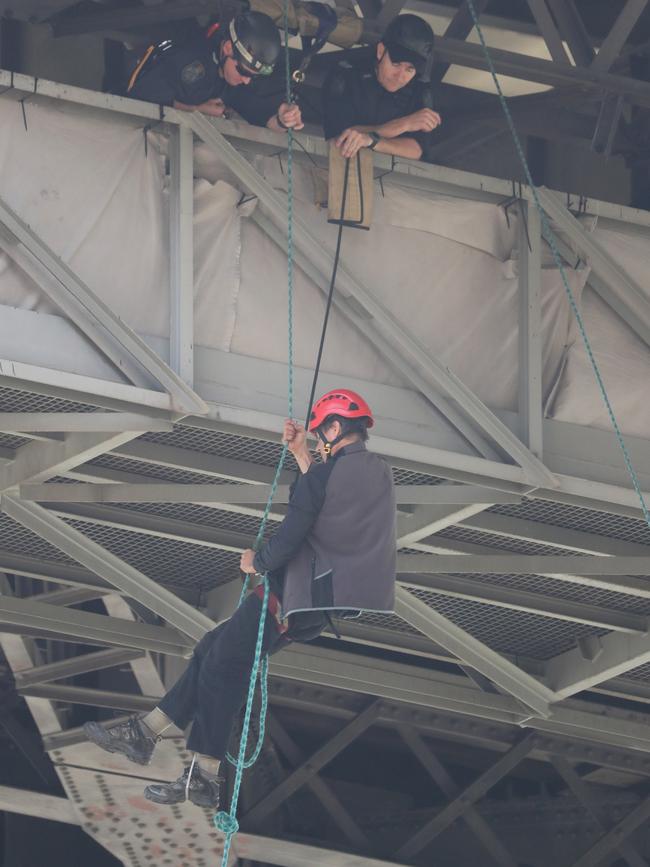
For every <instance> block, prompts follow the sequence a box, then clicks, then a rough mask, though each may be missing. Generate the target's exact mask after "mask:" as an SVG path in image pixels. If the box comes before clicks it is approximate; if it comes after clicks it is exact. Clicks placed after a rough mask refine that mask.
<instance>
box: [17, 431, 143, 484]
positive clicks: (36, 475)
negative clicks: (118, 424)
mask: <svg viewBox="0 0 650 867" xmlns="http://www.w3.org/2000/svg"><path fill="white" fill-rule="evenodd" d="M134 436H137V433H131V432H122V433H115V434H113V435H112V436H109V435H108V434H101V433H69V434H66V436H65V437H64V438H63V439H62V440H52V441H49V442H39V441H37V440H35V441H34V442H31V443H27V444H26V445H24V446H21V447H20V448H19V449H18V450H17V451H16V455H15V457H14V460H13V461H12V462H11V463H10V464H7V465H6V466H4V467H0V491H6V490H8V489H9V488H13V487H15V486H16V485H19V484H21V482H27V481H34V482H40V481H45V479H48V478H51V477H52V476H56V475H62V474H64V473H66V472H67V470H69V469H72V468H73V467H76V466H78V465H79V464H82V463H84V462H85V461H90V460H92V459H93V458H95V457H97V456H98V455H101V454H104V453H105V452H109V451H110V450H111V449H112V448H114V447H115V446H118V445H122V444H123V443H125V442H128V441H129V440H131V439H133V437H134Z"/></svg>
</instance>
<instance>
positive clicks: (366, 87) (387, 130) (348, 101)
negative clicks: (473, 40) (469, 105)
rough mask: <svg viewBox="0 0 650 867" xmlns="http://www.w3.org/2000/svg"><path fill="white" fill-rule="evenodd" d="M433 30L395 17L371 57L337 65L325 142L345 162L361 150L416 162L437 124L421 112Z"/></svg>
mask: <svg viewBox="0 0 650 867" xmlns="http://www.w3.org/2000/svg"><path fill="white" fill-rule="evenodd" d="M433 41H434V36H433V30H432V29H431V27H430V26H429V25H428V24H427V22H426V21H424V19H422V18H420V17H419V16H418V15H411V14H407V15H398V16H397V18H394V19H393V20H392V21H391V22H390V24H389V25H388V27H387V29H386V32H385V33H384V35H383V36H382V39H381V42H379V43H378V44H377V47H376V49H375V51H374V54H373V55H372V56H371V57H369V58H368V57H367V58H365V59H363V60H362V61H361V62H357V63H347V62H345V61H344V62H341V63H340V64H339V65H338V67H337V68H336V69H334V70H333V71H332V73H331V74H330V75H329V76H328V78H327V79H326V81H325V85H324V88H323V126H324V129H325V138H326V139H332V140H333V141H334V143H335V144H336V146H337V147H338V148H339V150H340V151H341V154H342V155H343V156H344V157H353V156H354V155H355V154H356V153H357V151H359V150H360V149H361V148H370V149H371V150H376V151H377V152H378V153H382V154H393V155H394V156H400V157H408V158H410V159H416V160H418V159H420V158H421V156H422V154H423V152H424V150H425V145H426V137H427V134H428V133H430V132H431V131H432V130H434V129H436V127H437V126H439V125H440V123H441V118H440V115H439V114H438V112H436V111H433V110H432V109H431V108H427V107H425V94H424V80H425V79H426V78H427V75H428V73H429V72H430V68H431V60H432V57H433Z"/></svg>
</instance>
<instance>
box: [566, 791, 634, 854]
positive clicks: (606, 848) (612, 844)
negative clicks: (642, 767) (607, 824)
mask: <svg viewBox="0 0 650 867" xmlns="http://www.w3.org/2000/svg"><path fill="white" fill-rule="evenodd" d="M648 818H650V797H647V798H646V799H645V800H644V801H641V803H640V804H639V806H638V807H635V809H634V810H632V812H631V813H629V814H628V815H627V816H626V817H625V818H624V819H623V820H622V821H620V822H619V823H618V824H617V825H615V826H614V828H612V830H611V831H610V832H609V833H608V834H606V835H605V836H604V837H602V838H601V839H600V840H599V841H598V842H597V843H596V844H595V845H594V846H592V848H591V849H590V850H589V851H588V852H587V853H586V854H585V855H583V856H582V858H578V860H577V861H576V862H575V864H573V865H572V867H598V865H599V864H602V862H603V859H604V858H606V857H607V855H609V854H610V852H613V851H614V850H615V849H617V848H618V844H619V843H620V842H621V841H622V840H625V838H626V837H629V836H630V834H633V833H634V832H635V831H636V829H637V828H638V827H639V826H640V825H642V824H643V823H644V822H646V821H647V820H648Z"/></svg>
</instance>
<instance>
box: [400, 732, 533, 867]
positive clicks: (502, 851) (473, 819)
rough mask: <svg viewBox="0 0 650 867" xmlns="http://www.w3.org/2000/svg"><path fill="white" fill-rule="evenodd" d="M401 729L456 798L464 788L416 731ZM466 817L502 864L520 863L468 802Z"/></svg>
mask: <svg viewBox="0 0 650 867" xmlns="http://www.w3.org/2000/svg"><path fill="white" fill-rule="evenodd" d="M398 731H399V733H400V736H401V737H402V740H403V741H404V743H405V744H406V745H407V746H408V747H409V749H411V750H412V751H413V753H414V754H415V755H416V756H417V758H418V759H419V761H420V764H421V765H422V766H423V767H424V768H425V769H426V771H427V773H428V774H429V776H430V777H431V778H432V779H433V780H434V781H435V783H436V785H437V786H438V788H440V789H441V791H442V792H443V794H444V795H445V796H446V797H447V798H449V800H450V801H453V800H455V799H456V798H457V797H458V796H459V795H461V794H462V792H461V790H460V788H459V787H458V786H457V785H456V783H455V782H454V781H453V779H452V778H451V777H450V776H449V774H448V772H447V770H446V769H445V767H444V765H443V764H442V763H441V762H440V761H439V760H438V757H437V756H436V755H435V754H434V753H433V752H432V751H431V750H430V749H429V747H428V746H427V745H426V744H425V742H424V741H423V740H422V738H421V737H420V735H419V734H418V733H417V731H416V730H415V729H413V728H411V727H410V726H400V728H399V729H398ZM463 820H464V821H465V823H466V825H467V827H468V828H469V829H470V831H472V832H473V833H474V835H475V836H476V838H477V839H478V841H479V842H480V843H481V845H482V846H483V847H484V848H485V850H486V851H487V852H489V854H490V855H491V856H492V858H493V859H494V861H495V862H496V863H497V864H499V865H501V867H518V862H517V861H515V859H514V858H513V857H512V855H511V854H510V853H509V852H508V850H507V849H506V848H505V846H504V845H503V844H502V843H501V841H500V840H499V838H498V837H497V835H496V834H495V833H494V831H493V830H492V829H491V828H490V826H489V825H488V823H487V822H486V821H485V819H483V817H482V816H481V815H480V814H479V813H478V812H477V810H475V809H474V807H472V806H469V807H468V808H467V809H466V810H465V812H464V813H463Z"/></svg>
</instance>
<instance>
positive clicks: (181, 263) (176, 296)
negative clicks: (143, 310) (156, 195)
mask: <svg viewBox="0 0 650 867" xmlns="http://www.w3.org/2000/svg"><path fill="white" fill-rule="evenodd" d="M169 175H170V189H169V229H170V239H169V240H170V244H169V270H170V284H171V304H170V311H171V321H170V331H169V334H170V343H169V358H170V367H171V368H172V370H174V371H176V373H177V374H178V375H179V376H180V378H181V379H182V380H183V382H185V383H187V385H188V386H189V387H190V388H193V386H194V137H193V135H192V130H191V129H189V128H188V127H185V126H178V127H174V128H172V130H171V131H170V135H169Z"/></svg>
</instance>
